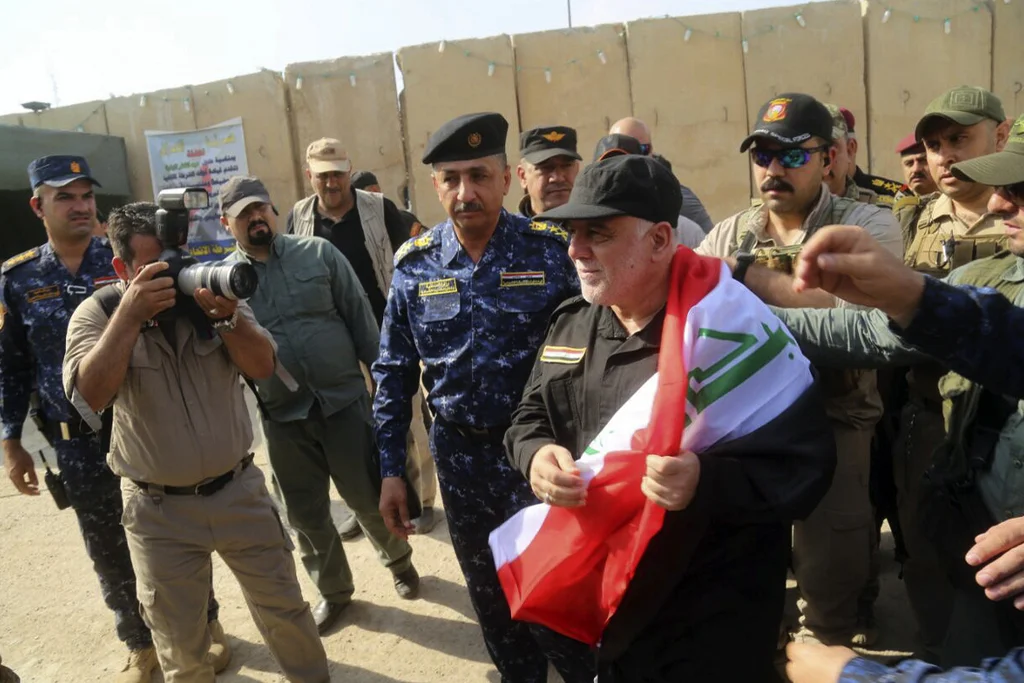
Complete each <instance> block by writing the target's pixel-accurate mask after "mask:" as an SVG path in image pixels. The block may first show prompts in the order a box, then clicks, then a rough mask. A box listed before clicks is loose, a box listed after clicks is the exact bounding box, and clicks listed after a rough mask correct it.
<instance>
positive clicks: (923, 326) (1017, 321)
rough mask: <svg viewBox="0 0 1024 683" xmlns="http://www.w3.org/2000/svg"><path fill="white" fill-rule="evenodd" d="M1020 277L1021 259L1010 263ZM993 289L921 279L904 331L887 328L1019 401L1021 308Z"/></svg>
mask: <svg viewBox="0 0 1024 683" xmlns="http://www.w3.org/2000/svg"><path fill="white" fill-rule="evenodd" d="M1016 269H1017V271H1016V273H1015V274H1013V275H1011V276H1010V277H1015V278H1017V280H1016V281H1020V280H1022V279H1024V261H1022V260H1021V259H1016ZM1022 303H1024V302H1021V301H1020V300H1018V301H1016V302H1011V301H1008V300H1007V299H1006V297H1005V296H1003V295H1002V294H1000V293H999V292H998V291H996V290H995V289H987V288H985V289H979V288H976V287H964V286H959V287H954V286H953V285H952V284H948V283H946V282H942V281H941V280H935V279H933V278H931V277H929V278H926V279H925V287H924V294H923V295H922V297H921V303H920V304H919V305H918V309H917V313H916V314H915V315H914V319H913V320H912V321H911V322H910V325H909V326H908V327H907V329H905V330H901V329H899V327H897V326H896V325H895V324H894V325H892V326H891V327H892V330H893V331H894V332H895V333H896V334H897V335H899V336H900V337H902V338H903V339H904V340H906V341H907V342H909V343H911V344H913V345H915V346H917V347H918V348H920V349H921V350H922V351H924V352H925V353H928V354H929V355H931V356H934V357H935V358H938V359H939V360H941V361H942V362H943V364H945V365H947V366H948V367H949V368H950V369H952V370H953V371H954V372H957V373H959V374H961V375H963V376H964V377H966V378H968V379H970V380H971V381H973V382H977V383H978V384H983V385H985V387H987V388H988V389H991V390H992V391H998V392H1001V393H1005V394H1009V395H1011V396H1014V397H1016V398H1024V344H1022V343H1021V340H1022V339H1024V309H1021V308H1019V306H1020V305H1021V304H1022Z"/></svg>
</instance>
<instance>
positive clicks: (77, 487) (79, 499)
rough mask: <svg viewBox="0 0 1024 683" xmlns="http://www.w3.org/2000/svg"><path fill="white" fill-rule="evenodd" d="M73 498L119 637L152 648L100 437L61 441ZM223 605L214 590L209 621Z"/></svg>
mask: <svg viewBox="0 0 1024 683" xmlns="http://www.w3.org/2000/svg"><path fill="white" fill-rule="evenodd" d="M54 450H55V451H56V452H57V466H58V467H59V468H60V472H61V478H62V479H63V480H64V488H65V490H66V491H67V494H68V500H69V501H70V503H71V506H72V508H73V509H74V511H75V515H76V516H77V517H78V527H79V529H81V532H82V540H83V541H85V551H86V553H87V554H88V555H89V559H91V560H92V564H93V569H94V570H95V572H96V576H97V577H98V578H99V581H100V592H101V593H102V594H103V601H104V602H106V603H107V607H109V608H110V609H111V610H112V611H113V612H114V622H115V626H116V629H117V637H118V638H119V639H120V640H121V641H122V642H124V644H125V645H127V646H128V648H129V649H131V650H140V649H143V648H147V647H150V646H152V644H153V639H152V637H151V635H150V632H149V627H147V626H146V624H145V622H144V621H143V620H142V614H141V612H140V610H139V601H138V597H137V595H136V590H135V571H134V570H133V569H132V562H131V556H130V555H129V552H128V540H127V538H126V537H125V534H124V527H122V526H121V514H122V512H123V510H124V504H123V502H122V500H121V484H120V479H119V478H118V477H117V475H115V474H114V473H113V472H111V471H110V468H109V467H107V463H106V461H105V459H104V457H103V450H102V447H101V445H100V439H99V437H98V436H82V437H77V438H73V439H70V440H67V441H65V440H62V439H59V438H58V439H55V446H54ZM218 611H219V607H218V605H217V601H216V600H215V599H214V597H213V592H212V589H211V592H210V606H209V611H208V618H209V620H210V621H213V620H214V619H216V618H217V613H218Z"/></svg>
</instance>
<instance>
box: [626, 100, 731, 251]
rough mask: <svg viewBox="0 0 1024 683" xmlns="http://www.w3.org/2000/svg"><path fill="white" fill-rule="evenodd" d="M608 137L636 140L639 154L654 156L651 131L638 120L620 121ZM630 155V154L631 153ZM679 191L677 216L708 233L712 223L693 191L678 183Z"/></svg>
mask: <svg viewBox="0 0 1024 683" xmlns="http://www.w3.org/2000/svg"><path fill="white" fill-rule="evenodd" d="M608 135H610V136H611V135H628V136H629V137H631V138H636V140H637V141H638V142H639V143H640V151H639V154H641V155H643V156H645V157H649V156H652V155H653V154H654V143H653V142H651V129H650V128H648V127H647V124H646V123H644V122H643V121H641V120H640V119H635V118H633V117H632V116H627V117H626V118H624V119H620V120H618V121H616V122H615V123H614V124H613V125H612V127H611V128H610V129H609V130H608ZM630 153H631V154H632V152H630ZM679 190H680V191H681V192H682V193H683V206H682V208H680V209H679V215H680V216H684V217H686V218H688V219H690V220H691V221H693V222H694V223H696V224H697V225H699V226H700V229H701V230H703V231H704V232H705V233H708V232H710V231H711V228H712V227H714V223H712V222H711V216H709V215H708V211H707V209H705V208H704V204H703V203H702V202H701V201H700V198H699V197H697V195H696V194H694V192H693V190H691V189H690V188H688V187H687V186H686V185H683V184H682V183H679Z"/></svg>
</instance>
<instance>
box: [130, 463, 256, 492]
mask: <svg viewBox="0 0 1024 683" xmlns="http://www.w3.org/2000/svg"><path fill="white" fill-rule="evenodd" d="M252 456H253V454H252V453H250V454H249V455H247V456H245V457H244V458H242V460H241V461H239V463H238V464H237V465H235V466H234V467H233V468H232V469H230V470H228V471H227V472H225V473H224V474H222V475H220V476H219V477H214V478H213V479H207V480H206V481H202V482H199V483H198V484H195V485H192V486H160V485H159V484H149V483H147V482H144V481H135V480H134V479H132V481H133V482H134V483H135V485H136V486H138V487H139V488H140V489H142V490H143V491H146V492H147V493H149V492H152V493H156V494H160V493H166V494H167V495H169V496H212V495H213V494H215V493H217V491H220V490H221V489H222V488H224V487H225V486H227V485H228V482H230V481H231V480H232V479H234V478H235V477H237V476H238V475H239V474H241V473H242V472H244V471H245V469H246V468H247V467H248V466H249V465H251V464H252Z"/></svg>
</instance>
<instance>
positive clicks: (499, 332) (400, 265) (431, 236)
mask: <svg viewBox="0 0 1024 683" xmlns="http://www.w3.org/2000/svg"><path fill="white" fill-rule="evenodd" d="M507 132H508V122H507V121H506V120H505V119H504V118H503V117H502V116H501V115H500V114H469V115H465V116H461V117H459V118H456V119H454V120H452V121H450V122H448V123H446V124H445V125H443V126H442V127H441V128H439V129H438V130H437V131H436V132H435V133H434V134H433V135H432V136H431V138H430V140H429V142H428V143H427V147H426V150H425V151H424V156H423V163H425V164H431V165H432V167H433V173H432V176H433V181H434V187H435V189H436V190H437V194H438V198H439V199H440V200H441V203H442V204H443V205H444V207H445V210H446V212H447V213H448V216H449V219H448V220H446V221H445V222H444V223H441V224H440V225H437V226H435V227H434V228H433V229H431V230H430V231H428V232H426V233H424V234H422V235H420V236H419V237H417V238H414V239H412V240H410V241H408V242H406V243H405V244H404V245H403V246H402V247H401V248H400V249H399V250H398V252H397V253H396V254H395V275H394V279H393V281H392V284H391V292H390V294H389V296H388V304H387V310H386V312H385V315H384V326H383V329H382V330H381V346H380V355H379V357H378V359H377V362H376V363H374V365H373V377H374V380H375V381H376V383H377V393H376V397H375V400H374V418H375V421H376V434H377V441H378V445H379V447H380V457H381V474H382V476H383V477H384V480H383V486H382V490H381V500H380V509H381V513H382V514H383V516H384V520H385V521H386V522H387V523H388V525H389V527H390V528H391V529H392V531H393V532H394V533H396V534H399V535H402V536H404V535H407V534H408V533H411V532H412V531H413V526H412V524H411V522H410V521H409V512H408V507H407V501H406V493H405V491H406V488H405V483H404V481H403V480H402V475H403V474H404V470H405V461H406V454H405V444H406V440H405V434H406V432H407V431H408V429H409V422H410V419H411V408H410V406H411V399H412V396H413V395H414V394H415V393H416V390H417V389H418V387H419V377H420V362H422V363H423V364H424V372H423V383H424V386H425V387H426V388H427V391H428V398H427V401H428V403H429V405H430V408H431V410H432V411H433V412H434V414H435V416H436V417H435V421H434V424H433V428H432V429H431V434H430V448H431V451H432V453H433V455H434V459H435V461H436V462H437V473H438V478H439V481H440V488H441V498H442V500H443V501H444V507H445V511H446V513H447V517H448V530H449V533H450V534H451V538H452V546H453V548H454V550H455V556H456V557H457V558H458V560H459V565H460V567H461V568H462V573H463V575H464V576H465V578H466V586H467V588H468V590H469V595H470V599H471V600H472V603H473V609H474V610H475V611H476V614H477V617H478V619H479V621H480V627H481V629H482V630H483V636H484V642H485V644H486V645H487V650H488V652H489V653H490V656H491V659H492V660H493V661H494V664H495V666H496V667H497V669H498V671H499V673H500V674H501V680H502V681H504V682H506V683H543V682H544V681H547V668H548V660H549V659H550V660H551V662H552V663H553V664H554V665H555V667H556V668H557V669H558V670H559V673H561V675H562V677H563V678H564V679H565V680H566V681H567V682H568V683H577V682H582V681H587V682H588V683H589V681H592V680H593V678H594V669H595V667H594V658H593V657H592V656H591V654H590V652H589V650H588V648H587V647H586V646H585V645H583V644H582V643H578V642H576V641H571V640H569V639H566V638H563V637H562V636H559V635H557V634H555V633H553V632H551V631H548V630H547V629H543V628H541V627H537V626H533V625H528V624H525V623H522V622H516V621H512V619H511V617H510V613H509V607H508V602H507V601H506V599H505V596H504V593H503V592H502V589H501V586H500V584H499V583H498V578H497V573H496V571H495V567H494V559H493V557H492V555H491V551H490V548H489V547H488V544H487V537H488V534H489V533H490V532H491V531H492V530H493V529H494V528H496V527H497V526H499V525H500V524H501V523H502V522H504V521H505V520H507V519H508V518H509V517H511V516H512V515H513V514H514V513H515V512H516V511H518V510H519V509H521V508H523V507H525V506H526V505H529V504H532V503H535V502H537V501H536V498H535V497H534V495H533V493H532V491H531V490H530V487H529V484H528V483H527V482H526V480H525V479H524V478H523V477H522V475H521V474H519V473H518V472H517V471H516V470H514V469H513V468H512V467H511V465H510V464H509V462H508V460H507V458H506V457H505V454H504V451H503V448H502V438H503V436H504V434H505V430H506V428H507V427H508V426H509V423H510V422H511V418H512V411H513V410H514V409H515V407H516V405H517V404H518V403H519V399H520V396H521V395H522V391H523V387H524V386H525V385H526V380H527V377H528V376H529V373H530V370H531V368H532V366H533V360H534V356H535V354H536V352H537V349H538V347H539V345H540V342H541V340H542V339H543V338H544V333H545V330H546V328H547V321H548V317H549V316H550V314H551V312H552V311H553V310H554V309H555V308H556V307H557V306H558V305H559V304H560V303H561V302H562V301H563V300H565V299H567V298H569V297H571V296H575V295H577V294H578V293H579V282H578V279H577V277H576V272H575V269H574V267H573V264H572V262H571V261H570V260H569V258H568V255H567V241H568V240H567V237H568V236H567V234H566V233H565V231H564V230H562V229H561V228H559V227H557V226H554V225H551V224H547V223H531V222H530V221H529V220H528V219H527V218H525V217H523V216H518V215H512V214H510V213H508V212H506V211H505V210H504V209H502V206H501V205H502V199H503V197H504V196H505V195H506V194H507V193H508V190H509V184H510V182H511V172H510V170H509V166H508V161H507V159H506V156H505V137H506V134H507Z"/></svg>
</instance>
